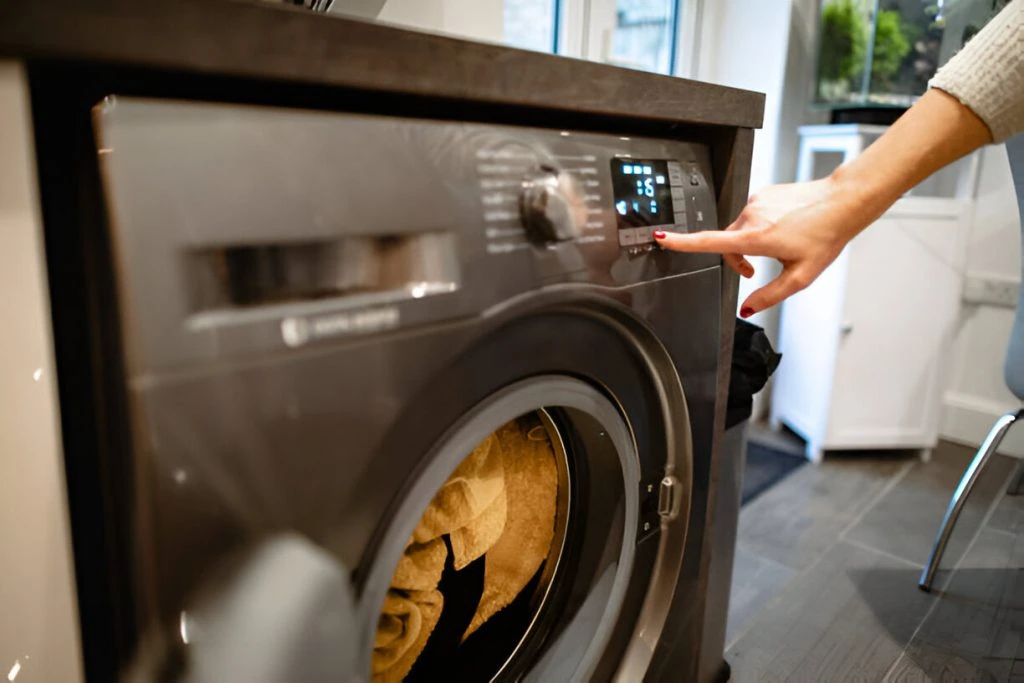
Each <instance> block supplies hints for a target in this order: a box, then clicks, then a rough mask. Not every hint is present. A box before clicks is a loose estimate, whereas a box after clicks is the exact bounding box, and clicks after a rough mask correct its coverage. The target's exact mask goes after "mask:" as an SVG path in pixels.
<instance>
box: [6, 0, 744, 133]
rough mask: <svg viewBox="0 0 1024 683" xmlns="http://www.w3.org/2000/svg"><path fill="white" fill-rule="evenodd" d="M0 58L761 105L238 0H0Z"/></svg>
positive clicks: (557, 60)
mask: <svg viewBox="0 0 1024 683" xmlns="http://www.w3.org/2000/svg"><path fill="white" fill-rule="evenodd" d="M381 45H386V46H388V49H387V51H386V53H387V54H388V55H389V59H388V60H387V61H383V62H382V61H381V60H380V55H381V49H380V46H381ZM0 57H9V58H14V59H26V60H32V59H55V60H69V61H82V62H93V63H107V64H116V65H126V66H132V67H142V68H147V67H148V68H158V69H164V70H174V71H179V72H192V73H202V74H206V75H215V76H229V77H240V78H256V79H269V80H277V81H285V82H294V83H304V84H308V85H323V86H333V87H341V88H352V89H359V90H368V91H378V92H383V91H387V92H399V93H406V94H417V95H429V96H431V97H443V98H450V99H454V100H468V101H474V102H482V103H489V104H504V105H515V106H520V107H523V106H525V107H537V108H543V109H548V110H562V111H572V112H576V113H580V114H587V113H590V114H597V115H603V116H615V117H628V118H633V119H646V120H653V121H665V122H676V123H680V124H697V125H714V126H728V127H740V128H760V127H761V124H762V117H763V114H764V96H763V95H761V94H760V93H754V92H749V91H745V90H737V89H734V88H727V87H723V86H717V85H712V84H708V83H701V82H696V81H690V80H685V79H681V78H670V77H666V76H659V75H655V74H649V73H644V72H639V71H633V70H626V69H621V68H617V67H612V66H608V65H605V64H599V63H595V62H587V61H581V60H573V59H567V58H564V57H554V56H552V55H547V54H542V53H537V52H528V51H523V50H515V49H511V48H507V47H503V46H498V45H488V44H483V43H475V42H467V41H463V40H457V39H454V38H448V37H443V36H437V35H431V34H426V33H417V32H412V31H408V30H403V29H399V28H394V27H391V26H387V25H383V24H378V23H370V22H364V21H357V20H352V19H345V18H340V17H336V16H330V15H323V14H314V13H312V12H309V11H306V10H301V9H293V8H288V7H285V6H278V5H267V4H265V3H263V4H261V3H257V2H251V1H240V0H230V1H228V0H148V1H147V2H138V1H137V0H135V1H127V0H46V1H45V2H42V1H40V2H31V1H26V2H15V1H13V0H0Z"/></svg>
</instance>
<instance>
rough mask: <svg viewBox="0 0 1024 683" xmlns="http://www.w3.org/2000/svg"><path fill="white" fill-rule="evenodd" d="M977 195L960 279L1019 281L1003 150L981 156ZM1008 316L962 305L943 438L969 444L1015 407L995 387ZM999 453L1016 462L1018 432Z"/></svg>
mask: <svg viewBox="0 0 1024 683" xmlns="http://www.w3.org/2000/svg"><path fill="white" fill-rule="evenodd" d="M1018 146H1020V147H1024V144H1018ZM1021 152H1022V153H1024V149H1022V150H1021ZM977 197H978V199H977V204H976V208H975V214H974V220H973V221H972V225H971V230H970V233H969V235H968V240H967V255H966V256H967V258H966V272H967V275H968V276H969V277H984V278H993V279H999V280H1006V281H1011V282H1017V283H1019V282H1020V275H1021V267H1020V258H1021V257H1020V234H1021V233H1020V221H1019V218H1018V209H1017V200H1016V193H1015V192H1014V188H1013V181H1012V178H1011V176H1010V166H1009V163H1008V161H1007V155H1006V148H1005V147H1004V146H1002V145H999V146H996V147H990V148H988V149H985V150H984V151H983V152H982V162H981V172H980V175H979V178H978V191H977ZM1013 313H1014V312H1013V311H1012V310H1011V309H1009V308H998V307H993V306H976V305H966V304H965V305H964V306H963V307H962V309H961V316H960V322H959V325H958V327H957V330H956V335H955V338H954V343H953V349H952V353H951V358H950V365H949V370H948V377H947V382H946V391H945V393H944V395H943V414H942V422H941V424H940V433H941V434H942V436H943V437H944V438H947V439H950V440H952V441H958V442H961V443H965V444H968V445H971V446H976V445H978V444H979V443H981V441H982V440H983V439H984V438H985V434H986V433H987V432H988V430H989V429H990V428H991V427H992V424H993V422H995V420H996V418H997V417H998V416H999V415H1001V414H1003V413H1005V412H1007V411H1010V410H1016V409H1018V408H1020V401H1018V400H1017V399H1016V398H1015V397H1014V396H1013V395H1012V394H1010V392H1009V390H1007V388H1006V385H1005V384H1004V382H1003V358H1004V356H1005V353H1006V343H1007V339H1008V338H1009V335H1010V327H1011V325H1012V324H1013ZM1001 450H1003V452H1005V453H1009V454H1014V455H1017V456H1020V457H1024V430H1021V429H1017V430H1013V431H1011V432H1010V434H1009V435H1008V437H1007V439H1006V441H1005V442H1004V446H1003V448H1002V449H1001Z"/></svg>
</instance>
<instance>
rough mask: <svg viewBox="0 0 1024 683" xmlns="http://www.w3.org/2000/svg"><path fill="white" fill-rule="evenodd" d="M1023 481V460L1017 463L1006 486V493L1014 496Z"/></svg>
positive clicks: (1018, 491)
mask: <svg viewBox="0 0 1024 683" xmlns="http://www.w3.org/2000/svg"><path fill="white" fill-rule="evenodd" d="M1022 483H1024V462H1018V463H1017V469H1016V470H1015V471H1014V473H1013V479H1011V480H1010V485H1009V486H1007V487H1006V495H1008V496H1016V495H1017V494H1018V493H1020V485H1021V484H1022Z"/></svg>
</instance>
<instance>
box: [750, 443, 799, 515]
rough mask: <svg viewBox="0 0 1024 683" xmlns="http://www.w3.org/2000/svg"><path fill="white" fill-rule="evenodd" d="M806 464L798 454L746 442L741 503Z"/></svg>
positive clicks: (755, 496)
mask: <svg viewBox="0 0 1024 683" xmlns="http://www.w3.org/2000/svg"><path fill="white" fill-rule="evenodd" d="M805 464H807V460H805V459H804V458H803V457H801V456H799V455H794V454H793V453H787V452H785V451H781V450H776V449H774V448H772V447H770V446H765V445H763V444H759V443H755V442H753V441H749V442H747V467H746V469H745V470H744V472H743V498H742V503H741V504H742V505H746V504H747V503H749V502H750V501H752V500H754V499H755V498H757V497H758V496H759V495H761V494H762V493H764V492H765V491H767V490H768V489H770V488H771V487H772V486H774V485H775V484H778V483H779V482H780V481H782V480H783V479H785V478H786V477H787V476H789V475H790V474H792V473H793V472H794V471H796V469H797V468H799V467H801V466H803V465H805Z"/></svg>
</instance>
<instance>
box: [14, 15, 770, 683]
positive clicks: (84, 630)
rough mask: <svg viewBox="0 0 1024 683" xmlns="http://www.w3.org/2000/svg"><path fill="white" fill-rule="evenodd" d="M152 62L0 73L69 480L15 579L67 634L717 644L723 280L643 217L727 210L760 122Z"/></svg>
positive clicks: (531, 654) (621, 649)
mask: <svg viewBox="0 0 1024 683" xmlns="http://www.w3.org/2000/svg"><path fill="white" fill-rule="evenodd" d="M172 4H173V3H172ZM231 5H232V3H225V7H228V6H231ZM157 6H159V3H157ZM69 7H70V5H69ZM69 11H71V10H70V9H69ZM76 11H77V10H76ZM82 11H84V12H88V9H85V10H82ZM125 11H126V12H128V10H125ZM147 11H150V12H151V11H152V10H151V9H149V10H147ZM224 11H225V12H227V11H229V10H227V9H226V10H224ZM230 11H236V9H235V8H234V7H232V8H231V10H230ZM237 11H238V12H241V13H243V14H242V15H240V16H246V17H249V18H250V19H252V17H254V16H255V17H265V16H272V14H271V13H272V12H276V11H279V10H273V11H271V10H268V9H266V8H250V7H248V6H245V5H243V4H241V3H239V6H238V9H237ZM246 12H250V13H253V14H251V15H250V14H244V13H246ZM125 16H129V14H126V15H125ZM288 16H289V17H297V16H299V15H297V14H295V15H292V14H289V15H288ZM125 21H127V19H126V20H125ZM253 21H255V20H253ZM295 21H306V19H305V18H303V19H295ZM244 23H245V22H243V24H244ZM329 23H331V26H329V27H328V28H327V29H322V28H321V27H322V25H321V24H316V25H314V24H313V23H310V24H309V27H310V30H328V31H332V30H333V31H340V32H342V33H344V34H345V35H347V36H349V37H350V38H352V39H353V40H359V39H360V38H359V37H358V36H360V35H361V34H365V33H366V32H370V33H372V31H374V30H385V31H388V32H391V33H389V35H391V34H394V35H396V36H397V35H399V34H401V36H402V39H403V40H408V41H426V42H425V46H426V47H425V48H424V49H427V48H430V49H434V48H436V46H437V43H431V42H429V41H432V40H437V39H435V38H431V37H409V36H411V35H412V34H409V36H406V34H405V33H404V32H400V31H397V30H395V29H378V28H373V29H371V28H369V27H368V25H367V26H363V25H360V24H358V23H357V22H349V21H345V20H331V22H329ZM268 25H269V24H268ZM324 25H325V24H324ZM146 26H150V27H152V26H153V21H152V17H151V16H149V17H148V19H147V22H146ZM250 29H251V26H250ZM346 32H347V33H346ZM371 37H372V36H371ZM0 38H2V36H0ZM445 41H447V39H445ZM144 42H145V41H141V42H137V43H132V44H133V45H134V44H138V45H142V44H143V43H144ZM366 42H367V44H369V39H368V38H367V39H366ZM409 44H410V45H412V44H415V42H413V43H409ZM443 44H444V45H446V46H448V47H454V48H458V49H461V50H463V51H464V52H465V53H466V54H471V53H472V51H473V50H476V49H480V48H478V47H477V46H472V45H471V44H462V43H459V42H458V41H447V42H444V43H443ZM83 49H84V48H83ZM104 49H106V48H104ZM353 49H354V48H353ZM366 49H373V48H371V47H368V48H366ZM446 49H448V48H446ZM487 49H489V50H495V51H498V52H496V54H501V55H504V56H506V57H507V59H509V60H512V63H514V62H515V60H517V59H523V60H527V62H529V60H533V59H536V58H540V59H542V60H543V62H542V63H543V64H547V65H552V66H553V67H554V68H564V61H563V60H557V59H554V58H549V57H543V56H537V57H534V56H528V55H525V54H524V53H519V52H517V51H506V50H505V49H504V48H496V47H495V48H487ZM428 52H429V50H428ZM105 54H106V55H107V56H106V58H107V59H111V57H110V54H109V53H105ZM136 57H137V55H136ZM126 59H127V57H126ZM529 63H532V62H529ZM138 68H139V67H138V65H137V63H136V62H133V66H131V67H123V68H120V69H119V70H107V69H106V67H104V66H102V65H101V66H99V67H97V66H96V64H94V63H91V62H90V63H88V64H87V65H85V66H80V65H74V64H70V65H69V64H67V63H53V62H35V63H29V64H28V66H27V67H24V68H23V67H19V66H16V65H11V64H8V65H6V66H4V67H3V73H2V74H0V75H3V76H4V79H3V81H2V83H0V85H2V86H3V88H4V90H3V94H4V97H5V98H6V99H5V100H4V103H5V104H4V106H3V108H2V112H3V113H4V116H5V120H7V121H9V122H13V124H17V125H14V126H13V127H9V128H8V130H20V131H21V137H14V136H8V137H7V138H6V139H4V140H3V141H2V143H3V144H2V150H3V152H4V154H3V156H4V158H5V159H8V160H9V162H10V163H8V164H7V166H5V172H7V173H10V174H11V175H9V176H8V177H14V178H16V179H17V180H18V183H16V184H15V185H14V186H15V187H21V188H23V189H24V192H22V193H21V194H20V195H17V197H15V198H16V199H18V201H20V204H19V205H18V206H19V207H20V209H19V210H20V211H21V213H19V214H18V215H19V216H22V218H24V221H23V223H21V224H19V225H20V228H19V230H20V231H19V232H11V233H10V234H9V235H8V239H10V240H13V241H17V244H14V242H13V241H12V243H11V244H12V248H17V249H20V250H21V251H18V252H17V253H18V254H19V257H18V258H17V259H9V260H10V261H16V263H15V265H17V264H18V263H20V264H21V267H20V269H15V271H16V272H15V271H11V273H12V274H11V275H10V277H11V278H12V280H11V282H12V283H14V284H17V285H18V286H21V287H23V291H24V292H25V299H24V302H23V304H24V305H23V306H22V307H21V308H19V309H18V310H17V311H15V313H16V314H17V315H15V318H14V320H15V321H16V322H19V323H25V324H26V325H27V327H26V328H25V329H26V330H27V332H25V334H23V335H22V337H24V338H21V337H19V338H18V340H19V345H16V346H12V347H11V348H12V349H15V351H16V352H14V353H12V354H9V357H8V362H7V363H6V364H5V365H4V373H5V376H7V377H15V376H17V377H19V378H20V374H19V373H21V371H22V370H24V369H25V367H27V364H28V365H32V366H33V367H37V369H36V370H34V371H33V372H31V373H29V374H28V375H26V377H27V378H28V379H26V380H25V381H28V380H29V379H31V380H32V381H33V382H34V383H35V385H37V386H38V387H39V390H40V391H42V393H39V394H38V395H36V394H32V393H25V392H24V388H23V387H21V385H20V384H18V385H16V386H15V385H10V384H8V385H7V386H8V389H9V390H5V394H4V399H5V405H8V404H10V405H13V404H14V403H15V402H16V401H17V400H18V397H19V396H23V397H24V400H25V402H26V403H25V406H26V408H25V410H28V407H30V406H35V407H34V408H32V410H33V411H35V412H33V413H32V415H33V420H34V421H30V423H26V424H25V426H24V429H23V430H22V432H17V428H16V427H14V428H9V429H8V434H14V433H15V432H17V434H15V436H17V435H18V434H20V435H21V436H17V439H20V438H22V437H24V439H29V438H34V439H36V440H37V441H36V442H33V443H35V444H36V446H39V448H40V449H41V450H40V451H39V452H45V453H50V454H53V455H54V457H53V459H52V461H51V460H49V459H39V458H35V459H33V460H31V462H32V463H34V464H32V467H33V468H34V469H32V470H31V472H30V471H29V469H28V467H29V464H28V463H29V460H25V461H21V460H17V459H15V460H11V461H9V462H8V467H7V469H8V470H9V472H10V473H13V474H18V473H19V472H21V473H22V474H23V475H24V476H23V477H22V481H23V482H25V485H26V486H32V487H35V488H33V489H32V491H33V492H34V494H33V495H34V497H37V498H38V497H40V496H41V497H43V498H46V499H49V500H56V501H58V505H56V507H54V508H53V510H55V512H53V513H52V514H50V515H42V513H41V512H40V508H38V507H32V506H30V505H21V506H20V507H17V505H15V503H17V501H15V502H14V503H11V505H15V506H14V507H12V508H11V510H12V511H13V512H15V513H18V514H19V515H27V516H26V517H24V518H23V519H26V520H28V522H27V523H33V524H34V523H35V521H33V520H37V518H38V519H39V520H43V521H41V522H39V523H40V524H42V523H43V522H45V524H46V525H48V526H46V527H45V528H46V530H47V532H46V534H44V536H45V537H46V539H48V540H47V541H46V542H47V543H48V544H49V545H46V546H45V547H41V546H38V545H33V546H31V547H32V548H33V549H34V551H35V553H36V554H35V555H34V556H32V557H29V556H27V555H26V561H20V563H19V564H18V566H19V567H21V568H25V567H28V571H27V572H25V573H24V576H23V578H24V579H25V581H26V582H28V581H30V580H31V581H32V582H33V583H32V585H33V586H36V587H39V586H45V591H46V595H47V596H48V597H47V598H45V599H43V598H42V597H40V596H41V592H40V591H42V590H43V588H39V590H38V591H36V592H34V593H33V592H32V591H28V592H27V593H26V594H22V595H19V596H14V595H7V596H5V598H4V599H5V601H7V602H8V603H9V604H12V605H15V606H16V607H18V609H22V610H23V612H24V614H25V615H30V614H31V615H34V616H33V617H31V618H37V619H39V620H41V621H42V623H44V625H49V626H50V627H51V631H50V632H49V633H50V635H48V636H46V638H45V642H46V643H47V647H49V648H50V650H49V651H50V652H55V651H57V649H56V648H60V647H65V648H67V651H65V652H63V655H62V656H66V657H67V658H68V661H72V660H73V663H72V664H69V665H68V667H67V668H66V669H65V670H64V671H67V672H72V673H73V674H74V676H84V677H85V678H87V679H88V680H131V681H136V680H137V681H217V682H222V681H247V682H249V681H381V682H383V681H440V680H445V681H470V682H476V681H503V680H518V681H538V682H541V683H547V682H556V681H558V682H562V681H613V680H615V681H627V682H634V681H691V680H710V678H712V677H713V673H717V672H718V670H719V667H720V665H721V663H722V662H721V642H720V641H721V639H722V637H723V636H722V634H717V635H716V634H715V633H713V631H715V629H719V630H720V629H721V628H724V617H723V616H722V615H723V614H724V608H725V606H724V604H723V599H722V598H721V596H718V597H716V598H715V599H713V600H710V601H709V597H708V596H709V594H714V592H715V591H714V590H712V587H713V584H714V577H712V576H711V575H710V574H711V572H710V569H709V567H711V566H712V558H711V556H710V555H711V553H710V549H711V547H712V545H713V544H712V533H711V528H712V526H713V521H714V519H715V515H716V514H717V515H719V516H720V517H721V516H722V514H723V513H721V512H716V508H715V499H716V495H717V494H716V487H718V486H720V485H721V483H720V482H719V481H718V480H719V479H721V478H722V472H723V471H725V470H722V469H721V467H722V466H721V465H720V464H717V463H716V459H715V458H716V457H717V453H718V451H719V449H720V440H721V437H722V424H723V420H724V413H723V410H724V398H725V397H724V387H725V386H727V378H728V368H727V367H726V365H727V361H728V358H729V355H728V354H729V348H728V341H729V339H730V337H731V310H732V306H734V304H735V300H734V297H735V281H734V278H733V277H732V276H730V275H728V274H727V273H726V271H725V270H723V267H722V263H721V260H720V258H719V257H717V256H713V255H696V254H676V253H669V252H665V251H663V250H661V249H659V248H658V247H657V246H656V244H655V243H654V240H653V237H652V233H653V231H654V230H656V229H659V228H661V229H666V228H667V229H674V230H698V229H709V228H715V227H720V226H721V225H722V224H723V223H724V222H725V221H726V219H727V216H725V215H722V213H720V212H722V211H724V212H733V211H734V210H735V208H736V206H738V204H740V203H742V200H741V196H742V194H743V193H744V191H745V178H746V166H747V165H748V164H749V151H750V145H749V143H750V137H749V134H750V132H751V131H749V130H745V129H737V128H736V127H735V126H732V125H725V124H723V125H719V126H717V127H716V126H714V125H712V124H711V123H706V124H700V125H696V124H694V125H691V124H687V125H680V124H678V123H671V124H668V125H653V124H652V123H651V121H645V120H642V119H641V118H639V117H638V118H637V119H635V120H634V121H633V122H632V125H631V124H630V121H629V119H627V118H625V117H624V116H622V115H621V113H620V118H618V119H610V118H607V116H605V117H604V118H601V117H600V116H599V117H596V118H595V117H591V118H589V119H588V118H586V117H581V118H579V119H577V120H576V121H575V123H576V125H573V123H574V121H573V117H565V116H562V117H545V116H541V115H538V113H537V112H535V111H534V112H530V111H527V110H518V109H515V108H506V109H501V108H500V107H498V108H496V106H495V104H494V103H493V102H491V103H490V104H489V105H488V107H485V108H480V107H477V108H476V109H467V110H464V111H463V113H461V114H460V108H459V107H455V106H452V103H453V102H454V100H453V99H452V98H451V97H449V98H448V100H444V99H443V98H442V100H441V104H440V105H438V106H437V107H428V106H424V105H423V104H422V101H420V100H417V99H415V98H413V97H411V96H402V95H400V94H396V93H384V94H380V93H378V94H376V95H373V96H370V95H367V94H366V93H365V92H364V93H363V95H362V96H359V97H357V96H349V97H342V96H338V95H337V94H336V93H335V94H334V95H331V94H330V93H331V92H332V91H329V90H323V89H320V90H315V91H314V90H302V91H301V92H299V93H298V94H296V92H297V91H289V90H287V88H284V86H282V85H281V84H280V83H270V82H267V84H266V85H265V89H263V90H260V94H259V95H258V96H255V95H252V96H241V95H239V93H242V92H251V88H252V83H249V82H243V83H242V84H241V85H238V84H237V83H234V82H233V81H230V82H229V81H224V80H221V81H218V80H211V78H210V75H209V74H203V75H197V74H195V73H191V74H186V76H181V75H170V76H169V75H168V74H167V73H165V72H156V71H155V72H154V75H153V76H152V80H151V79H149V78H147V77H146V76H147V74H146V72H144V71H133V69H138ZM164 68H165V69H166V64H165V65H164ZM239 68H241V67H239ZM577 68H579V69H583V70H586V69H588V68H597V69H599V70H600V73H612V72H614V73H615V74H616V75H617V76H618V77H620V78H623V79H625V80H624V82H628V80H629V79H632V78H637V79H640V80H641V81H643V79H644V78H651V77H648V76H646V75H641V74H637V75H635V76H633V75H630V74H625V75H623V72H621V70H617V69H611V68H609V67H604V66H598V65H591V66H586V67H585V66H582V65H580V66H579V67H577ZM209 69H211V70H216V69H221V70H222V71H223V73H224V74H227V75H225V76H222V77H223V78H229V76H230V77H231V78H234V77H236V76H237V74H234V73H233V72H231V69H230V68H229V65H225V64H224V63H215V64H214V63H211V65H209ZM382 69H383V71H382V73H383V74H384V76H386V74H387V73H388V71H387V69H388V67H386V66H385V67H382ZM278 76H280V74H278ZM384 76H381V77H382V78H384ZM384 80H386V78H384ZM664 81H665V82H664V83H661V85H662V86H663V87H665V88H670V87H675V86H674V84H673V83H670V82H669V79H664ZM659 82H660V80H659ZM196 83H199V84H200V86H196ZM226 83H227V84H229V85H231V87H224V86H225V84H226ZM154 84H156V85H154ZM321 85H322V84H321ZM439 87H440V86H439ZM694 87H695V86H694V85H692V84H691V85H687V86H685V87H684V89H685V88H694ZM247 88H248V89H249V90H247ZM459 88H462V86H459V87H458V88H456V90H459ZM525 96H526V95H525V94H524V97H525ZM417 102H418V103H417ZM466 106H469V105H466ZM708 116H710V114H709V115H708ZM33 123H34V125H35V129H36V132H35V135H34V137H32V132H31V130H32V124H33ZM58 123H63V124H66V125H55V124H58ZM737 130H739V132H737ZM28 140H32V144H31V145H30V144H29V142H28ZM14 196H15V195H14V194H11V195H9V197H8V200H5V201H10V197H14ZM36 202H38V207H41V209H40V208H33V207H37V204H36ZM21 228H24V229H21ZM8 253H12V252H10V251H9V252H8ZM44 254H45V256H44ZM13 278H20V279H18V280H17V282H15V280H14V279H13ZM19 316H20V317H19ZM51 325H52V329H53V332H52V334H51V333H50V332H49V329H50V326H51ZM26 335H28V336H26ZM37 337H38V338H37ZM33 340H34V341H33ZM33 344H35V345H34V346H33ZM40 349H41V351H40ZM40 353H41V354H42V355H41V356H40V355H39V354H40ZM19 354H20V355H19ZM21 379H25V378H21ZM5 384H7V383H5ZM33 391H35V389H33ZM19 392H20V393H19ZM33 402H34V403H33ZM27 414H28V413H26V415H27ZM12 430H13V431H12ZM17 439H16V438H14V437H12V439H11V440H10V441H9V442H10V443H15V442H16V441H17ZM38 439H43V440H44V442H39V441H38ZM26 443H27V441H26ZM40 444H41V445H40ZM40 463H42V464H40ZM15 468H22V469H20V470H18V471H15ZM8 481H10V480H8ZM734 493H735V492H733V493H729V494H728V495H726V496H725V497H724V499H723V497H722V496H721V495H718V496H717V497H718V498H719V499H720V500H719V503H718V505H719V507H721V506H723V505H724V506H725V507H726V508H729V506H730V505H732V503H731V502H730V501H729V500H726V499H728V498H729V497H730V496H732V495H734ZM723 500H724V502H723ZM733 507H735V505H733ZM32 514H35V515H36V517H31V515H32ZM729 514H730V513H728V511H727V512H726V513H724V517H723V518H724V519H726V520H727V523H733V524H734V520H732V521H731V522H729V521H728V518H729ZM37 521H38V520H37ZM5 533H6V532H5ZM19 538H21V537H19ZM61 539H71V540H63V541H61ZM21 541H24V543H29V541H27V540H25V539H24V538H21ZM35 542H36V541H32V543H35ZM29 545H31V544H29ZM29 545H26V546H25V547H29ZM44 551H45V552H44ZM726 554H728V552H727V553H726ZM43 556H45V557H43ZM730 557H731V555H730ZM33 558H34V561H35V564H34V565H29V564H28V563H27V560H28V559H33ZM44 559H45V562H44V561H43V560H44ZM5 562H7V560H5ZM729 563H731V560H730V561H729V562H727V563H726V564H729ZM44 569H45V570H46V571H43V570H44ZM727 572H728V569H727V568H726V570H725V576H726V578H727ZM719 583H721V582H719ZM726 584H727V581H726ZM25 585H28V583H26V584H25ZM55 585H57V586H58V587H59V590H55V589H54V588H53V586H55ZM33 596H34V597H33ZM35 598H38V600H36V602H31V600H32V599H35ZM26 600H27V601H28V602H29V603H31V605H36V606H38V605H39V604H40V603H41V602H46V603H47V610H49V611H46V610H43V611H38V610H36V611H33V610H30V609H27V608H25V604H26ZM19 601H20V602H19ZM712 613H714V614H713V615H712ZM40 615H43V616H40ZM47 615H48V616H47ZM25 618H29V617H28V616H26V617H25ZM24 623H26V622H24V621H16V622H15V620H13V619H12V620H8V625H7V626H5V627H4V628H5V631H4V632H5V633H10V634H15V633H17V634H19V635H18V638H21V637H22V634H23V633H24V632H25V631H24V629H21V630H19V629H18V628H17V627H18V626H19V625H24ZM709 624H714V626H709ZM8 626H9V627H10V628H8ZM30 630H31V629H30ZM33 632H35V631H33ZM40 632H41V631H40ZM40 638H42V636H40ZM716 639H717V640H716ZM11 642H13V640H12V641H11ZM39 642H43V641H42V640H40V641H39ZM709 642H710V643H711V646H710V651H711V653H712V654H711V655H709V654H708V649H709V645H708V643H709ZM55 643H56V644H55ZM716 648H717V649H716ZM25 652H26V654H27V653H28V649H25ZM32 654H34V655H36V657H35V659H36V661H37V662H38V661H39V658H40V656H41V653H38V652H37V651H36V650H33V651H32ZM19 657H20V658H19V659H18V663H19V667H22V668H24V670H26V671H28V670H30V669H31V667H32V666H39V665H36V664H30V660H29V659H28V658H26V656H25V655H20V656H19ZM44 670H45V669H44ZM53 670H54V669H51V671H53ZM708 672H712V673H708ZM15 673H17V672H15ZM68 675H69V676H70V675H72V674H68ZM9 678H10V677H9ZM11 680H12V681H13V680H15V679H14V678H11ZM67 680H70V678H69V679H67Z"/></svg>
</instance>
